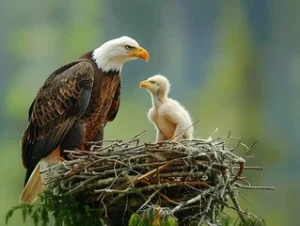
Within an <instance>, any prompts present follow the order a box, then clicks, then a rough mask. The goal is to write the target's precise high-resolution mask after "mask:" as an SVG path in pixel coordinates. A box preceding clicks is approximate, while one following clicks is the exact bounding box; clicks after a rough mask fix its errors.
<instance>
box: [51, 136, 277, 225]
mask: <svg viewBox="0 0 300 226" xmlns="http://www.w3.org/2000/svg"><path fill="white" fill-rule="evenodd" d="M140 137H141V135H138V136H136V137H134V138H133V139H132V140H131V141H128V142H123V141H121V140H111V141H104V142H103V145H101V146H100V145H98V144H97V143H95V144H93V145H92V148H91V151H81V152H77V151H67V153H68V157H69V158H70V160H68V161H64V162H62V163H61V164H58V165H53V166H51V167H50V168H49V169H48V170H47V172H45V173H47V186H48V188H50V189H55V190H56V191H58V190H59V192H60V194H62V195H72V196H74V197H78V198H80V200H84V203H85V204H88V203H91V204H93V206H95V204H96V206H97V208H99V211H101V212H102V214H103V216H106V217H108V218H109V219H112V218H115V220H116V218H117V220H120V219H122V216H125V215H126V214H127V215H129V216H130V214H132V213H133V212H138V213H142V212H143V211H146V210H149V208H157V206H159V208H161V209H163V210H164V211H159V212H160V213H162V215H174V216H176V217H177V218H178V221H179V222H180V224H182V225H183V224H185V223H187V222H189V221H190V220H195V219H196V220H198V222H203V223H204V222H206V223H210V224H211V225H217V224H218V221H219V215H220V212H221V211H222V210H223V209H224V207H228V208H232V209H235V210H236V211H237V213H238V215H239V217H240V219H241V221H245V220H246V219H247V216H248V215H249V214H248V213H246V212H244V211H243V210H242V209H241V207H240V206H239V203H238V199H237V188H238V187H242V188H262V189H272V188H267V187H251V186H250V184H249V183H248V182H247V181H246V180H245V178H243V177H242V175H243V173H244V170H245V169H255V167H246V166H245V159H244V158H242V157H240V156H237V155H235V154H234V150H235V149H236V148H237V147H238V146H242V147H243V148H245V152H249V151H250V147H247V146H246V145H245V144H242V142H241V141H238V143H237V145H236V147H234V148H230V147H228V146H227V141H228V140H230V139H231V138H219V139H215V140H211V141H208V140H204V139H194V140H191V141H188V140H183V141H181V142H172V141H167V142H161V143H141V142H140ZM257 169H260V168H259V167H257ZM228 199H231V200H232V203H233V206H230V205H229V204H228V203H229V202H228ZM163 217H164V216H162V218H163ZM199 225H201V223H200V224H199Z"/></svg>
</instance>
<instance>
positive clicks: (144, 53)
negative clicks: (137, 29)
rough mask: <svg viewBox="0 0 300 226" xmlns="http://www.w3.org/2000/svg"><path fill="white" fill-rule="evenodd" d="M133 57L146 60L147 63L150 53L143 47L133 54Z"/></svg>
mask: <svg viewBox="0 0 300 226" xmlns="http://www.w3.org/2000/svg"><path fill="white" fill-rule="evenodd" d="M132 56H134V57H138V58H141V59H144V60H145V61H146V62H147V61H148V60H149V57H150V56H149V53H148V51H147V50H145V49H144V48H143V47H138V48H136V49H135V50H134V52H133V53H132Z"/></svg>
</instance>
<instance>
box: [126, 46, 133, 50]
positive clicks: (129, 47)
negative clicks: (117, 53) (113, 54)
mask: <svg viewBox="0 0 300 226" xmlns="http://www.w3.org/2000/svg"><path fill="white" fill-rule="evenodd" d="M125 49H127V50H130V49H133V46H130V45H126V46H125Z"/></svg>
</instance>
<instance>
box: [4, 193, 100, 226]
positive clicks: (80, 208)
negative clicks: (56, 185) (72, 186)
mask: <svg viewBox="0 0 300 226" xmlns="http://www.w3.org/2000/svg"><path fill="white" fill-rule="evenodd" d="M40 200H41V203H38V204H32V205H30V204H20V205H18V206H15V207H13V208H12V209H11V210H9V211H8V212H7V214H6V224H8V221H9V219H10V218H11V217H12V216H13V214H14V213H15V211H17V210H21V211H22V216H23V221H24V222H25V221H26V219H27V217H30V218H31V219H32V220H33V222H34V226H39V225H40V226H48V225H51V224H50V222H51V221H50V219H51V218H53V220H54V225H55V226H61V225H64V226H70V225H73V226H77V225H78V226H84V225H87V226H88V225H95V226H102V225H103V223H102V221H101V219H100V213H99V211H98V210H97V209H92V208H91V207H90V206H88V205H82V204H81V202H80V201H78V200H75V198H74V197H72V196H58V195H54V194H53V193H51V192H49V191H45V192H43V193H41V194H40Z"/></svg>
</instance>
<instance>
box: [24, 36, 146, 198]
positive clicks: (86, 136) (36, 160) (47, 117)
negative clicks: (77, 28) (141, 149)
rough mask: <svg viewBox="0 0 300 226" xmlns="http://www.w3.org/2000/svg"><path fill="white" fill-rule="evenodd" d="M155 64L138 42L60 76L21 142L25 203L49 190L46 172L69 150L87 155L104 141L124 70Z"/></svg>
mask: <svg viewBox="0 0 300 226" xmlns="http://www.w3.org/2000/svg"><path fill="white" fill-rule="evenodd" d="M137 58H141V59H144V60H146V61H148V59H149V54H148V52H147V51H146V50H145V49H144V48H142V47H140V46H139V44H138V43H137V42H136V41H135V40H134V39H132V38H129V37H126V36H123V37H120V38H117V39H113V40H110V41H107V42H105V43H104V44H103V45H101V46H100V47H99V48H96V49H94V50H93V51H90V52H87V53H85V54H84V55H82V56H81V57H79V58H78V59H76V60H75V61H72V62H70V63H67V64H65V65H63V66H61V67H60V68H58V69H57V70H55V71H54V72H53V73H52V74H51V75H50V76H49V77H48V79H47V80H46V82H45V83H44V85H43V86H42V87H41V88H40V90H39V91H38V93H37V95H36V98H35V99H34V101H33V102H32V104H31V106H30V108H29V114H28V119H29V125H28V127H27V128H26V130H25V131H24V133H23V136H22V139H21V147H22V160H23V165H24V167H25V168H26V169H27V172H26V177H25V186H24V189H23V191H22V194H21V196H20V202H23V203H24V202H25V203H31V202H33V201H34V200H35V199H36V196H37V194H38V193H40V192H41V191H43V190H44V187H45V183H44V178H43V175H42V174H40V171H41V170H43V169H45V167H47V165H48V164H49V163H57V162H59V161H61V156H62V153H63V150H66V149H68V150H73V149H84V148H86V146H87V143H88V142H91V141H98V140H102V138H103V128H104V126H105V125H106V123H107V122H108V121H113V120H114V118H115V117H116V115H117V113H118V109H119V105H120V89H121V77H120V72H121V69H122V65H123V64H124V63H125V62H126V61H129V60H133V59H137Z"/></svg>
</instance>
